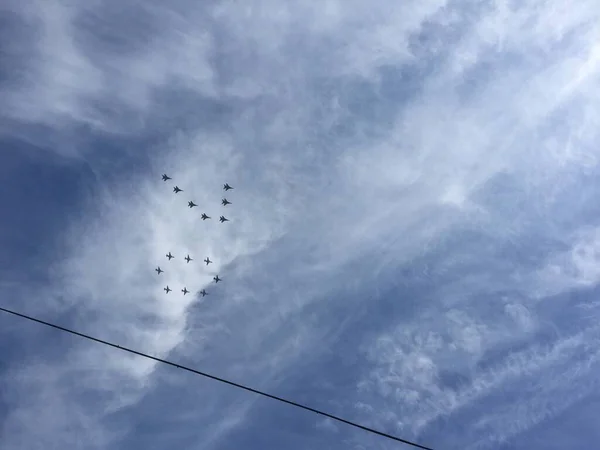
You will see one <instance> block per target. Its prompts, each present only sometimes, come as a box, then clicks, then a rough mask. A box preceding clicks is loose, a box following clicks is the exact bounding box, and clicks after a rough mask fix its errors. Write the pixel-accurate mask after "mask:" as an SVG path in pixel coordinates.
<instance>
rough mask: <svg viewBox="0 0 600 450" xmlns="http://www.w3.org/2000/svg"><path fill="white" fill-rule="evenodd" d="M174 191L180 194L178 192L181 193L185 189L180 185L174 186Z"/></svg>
mask: <svg viewBox="0 0 600 450" xmlns="http://www.w3.org/2000/svg"><path fill="white" fill-rule="evenodd" d="M173 192H175V193H176V194H178V193H180V192H183V189H179V186H175V187H174V188H173Z"/></svg>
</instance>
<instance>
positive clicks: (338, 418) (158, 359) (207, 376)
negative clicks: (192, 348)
mask: <svg viewBox="0 0 600 450" xmlns="http://www.w3.org/2000/svg"><path fill="white" fill-rule="evenodd" d="M0 311H3V312H5V313H8V314H13V315H15V316H19V317H22V318H23V319H27V320H31V321H32V322H37V323H41V324H42V325H46V326H48V327H51V328H55V329H57V330H61V331H64V332H66V333H70V334H74V335H75V336H79V337H82V338H85V339H89V340H90V341H94V342H98V343H100V344H104V345H108V346H110V347H114V348H118V349H119V350H124V351H126V352H129V353H133V354H134V355H139V356H143V357H144V358H148V359H152V360H154V361H158V362H160V363H163V364H167V365H169V366H173V367H177V368H178V369H183V370H187V371H188V372H192V373H195V374H196V375H201V376H203V377H206V378H211V379H213V380H216V381H220V382H221V383H225V384H229V385H230V386H234V387H237V388H240V389H244V390H246V391H249V392H253V393H255V394H259V395H262V396H264V397H268V398H271V399H273V400H277V401H280V402H283V403H287V404H288V405H292V406H296V407H298V408H302V409H305V410H307V411H311V412H314V413H316V414H319V415H321V416H325V417H329V418H330V419H333V420H337V421H338V422H342V423H345V424H346V425H350V426H353V427H356V428H360V429H361V430H365V431H368V432H369V433H374V434H378V435H379V436H383V437H386V438H388V439H392V440H394V441H398V442H402V443H403V444H408V445H412V446H413V447H417V448H421V449H424V450H433V449H432V448H430V447H425V446H424V445H421V444H417V443H415V442H411V441H408V440H406V439H402V438H399V437H397V436H394V435H391V434H388V433H384V432H383V431H377V430H375V429H373V428H369V427H366V426H364V425H360V424H358V423H355V422H350V421H349V420H346V419H342V418H341V417H337V416H334V415H332V414H329V413H326V412H323V411H319V410H318V409H314V408H311V407H310V406H305V405H302V404H300V403H296V402H293V401H291V400H286V399H284V398H281V397H277V396H275V395H271V394H267V393H266V392H262V391H259V390H257V389H253V388H251V387H248V386H244V385H242V384H238V383H234V382H233V381H228V380H225V379H223V378H219V377H217V376H215V375H210V374H208V373H204V372H200V371H199V370H195V369H192V368H190V367H186V366H181V365H179V364H176V363H174V362H171V361H167V360H165V359H160V358H157V357H155V356H151V355H147V354H145V353H141V352H138V351H136V350H132V349H130V348H127V347H121V346H120V345H117V344H112V343H111V342H107V341H103V340H102V339H98V338H95V337H92V336H89V335H87V334H83V333H79V332H77V331H74V330H70V329H68V328H65V327H61V326H60V325H55V324H53V323H50V322H45V321H43V320H40V319H36V318H34V317H31V316H27V315H25V314H21V313H18V312H15V311H11V310H10V309H6V308H2V307H0Z"/></svg>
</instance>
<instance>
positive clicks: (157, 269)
mask: <svg viewBox="0 0 600 450" xmlns="http://www.w3.org/2000/svg"><path fill="white" fill-rule="evenodd" d="M154 270H156V273H158V274H159V275H160V274H161V272H164V270H162V269H161V268H160V266H158V267H157V268H156V269H154Z"/></svg>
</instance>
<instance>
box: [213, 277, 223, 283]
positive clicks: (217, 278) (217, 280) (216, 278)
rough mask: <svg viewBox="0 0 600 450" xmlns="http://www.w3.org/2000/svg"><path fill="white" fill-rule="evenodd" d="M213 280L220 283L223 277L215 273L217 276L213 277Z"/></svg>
mask: <svg viewBox="0 0 600 450" xmlns="http://www.w3.org/2000/svg"><path fill="white" fill-rule="evenodd" d="M213 280H215V283H218V282H219V281H222V279H221V278H219V275H215V276H214V277H213Z"/></svg>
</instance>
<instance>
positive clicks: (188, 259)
mask: <svg viewBox="0 0 600 450" xmlns="http://www.w3.org/2000/svg"><path fill="white" fill-rule="evenodd" d="M183 259H185V260H186V261H187V262H190V261H193V259H192V258H190V255H187V256H186V257H185V258H183Z"/></svg>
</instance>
